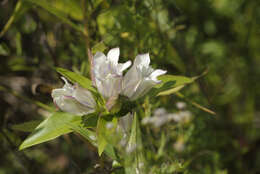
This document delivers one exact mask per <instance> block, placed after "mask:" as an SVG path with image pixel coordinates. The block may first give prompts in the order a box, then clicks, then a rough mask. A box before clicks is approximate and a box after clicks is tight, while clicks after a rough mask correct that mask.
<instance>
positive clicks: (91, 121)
mask: <svg viewBox="0 0 260 174" xmlns="http://www.w3.org/2000/svg"><path fill="white" fill-rule="evenodd" d="M97 121H98V114H97V113H91V114H88V115H86V116H83V117H82V124H83V126H84V127H85V128H95V127H97Z"/></svg>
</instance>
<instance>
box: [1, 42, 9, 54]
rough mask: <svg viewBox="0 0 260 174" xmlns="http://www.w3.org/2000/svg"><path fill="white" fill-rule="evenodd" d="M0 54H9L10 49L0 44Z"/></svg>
mask: <svg viewBox="0 0 260 174" xmlns="http://www.w3.org/2000/svg"><path fill="white" fill-rule="evenodd" d="M0 55H1V56H9V55H10V50H9V48H8V47H7V46H6V45H5V44H0Z"/></svg>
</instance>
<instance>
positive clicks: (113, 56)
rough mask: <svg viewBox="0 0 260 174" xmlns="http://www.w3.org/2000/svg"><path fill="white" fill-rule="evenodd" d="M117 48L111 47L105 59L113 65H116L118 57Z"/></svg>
mask: <svg viewBox="0 0 260 174" xmlns="http://www.w3.org/2000/svg"><path fill="white" fill-rule="evenodd" d="M119 54H120V52H119V48H113V49H111V50H109V52H108V53H107V59H108V60H109V61H110V62H112V63H113V64H114V65H117V63H118V59H119Z"/></svg>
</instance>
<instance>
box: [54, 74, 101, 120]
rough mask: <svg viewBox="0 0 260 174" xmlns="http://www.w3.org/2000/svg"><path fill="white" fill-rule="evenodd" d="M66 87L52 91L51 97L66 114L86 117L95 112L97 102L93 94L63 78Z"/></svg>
mask: <svg viewBox="0 0 260 174" xmlns="http://www.w3.org/2000/svg"><path fill="white" fill-rule="evenodd" d="M62 80H64V82H65V85H64V86H63V87H62V88H59V89H54V90H52V93H51V96H52V98H53V101H54V103H55V104H56V105H57V106H58V107H59V108H60V109H61V110H62V111H65V112H69V113H72V114H75V115H79V116H81V115H85V114H89V113H92V112H94V111H95V107H96V101H95V99H94V98H93V96H92V94H91V92H89V91H88V90H87V89H84V88H82V87H80V86H78V85H77V84H76V85H71V84H70V83H68V81H67V80H66V79H65V78H64V77H62Z"/></svg>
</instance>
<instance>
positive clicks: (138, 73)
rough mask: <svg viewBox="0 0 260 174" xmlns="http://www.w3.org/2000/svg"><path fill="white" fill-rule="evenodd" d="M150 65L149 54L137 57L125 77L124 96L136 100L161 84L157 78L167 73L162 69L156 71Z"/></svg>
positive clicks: (123, 83) (123, 84)
mask: <svg viewBox="0 0 260 174" xmlns="http://www.w3.org/2000/svg"><path fill="white" fill-rule="evenodd" d="M149 64H150V57H149V54H148V53H147V54H140V55H137V56H136V58H135V61H134V65H133V66H132V67H131V68H130V70H129V71H128V72H127V73H126V75H125V76H124V79H123V82H122V94H123V95H125V96H127V97H129V98H130V100H136V99H137V98H139V97H142V96H143V95H145V94H146V93H147V92H148V91H149V90H150V89H151V88H152V87H154V86H155V85H156V84H158V83H160V82H161V81H160V80H158V79H157V77H158V76H160V75H163V74H165V73H166V71H164V70H161V69H156V70H154V69H153V68H151V67H150V66H149Z"/></svg>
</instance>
